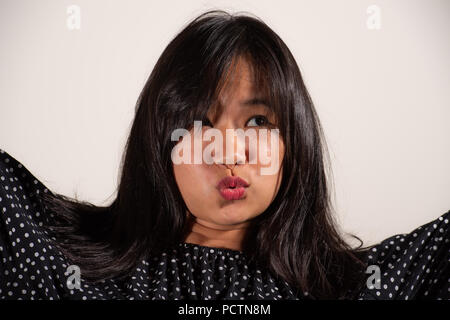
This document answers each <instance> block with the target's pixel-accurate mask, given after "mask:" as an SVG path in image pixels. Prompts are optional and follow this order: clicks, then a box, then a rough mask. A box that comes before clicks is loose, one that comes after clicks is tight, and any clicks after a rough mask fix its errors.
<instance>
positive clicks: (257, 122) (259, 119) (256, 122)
mask: <svg viewBox="0 0 450 320" xmlns="http://www.w3.org/2000/svg"><path fill="white" fill-rule="evenodd" d="M268 124H269V121H268V120H267V118H266V117H265V116H254V117H252V118H250V120H249V121H248V122H247V126H249V127H254V126H265V125H268Z"/></svg>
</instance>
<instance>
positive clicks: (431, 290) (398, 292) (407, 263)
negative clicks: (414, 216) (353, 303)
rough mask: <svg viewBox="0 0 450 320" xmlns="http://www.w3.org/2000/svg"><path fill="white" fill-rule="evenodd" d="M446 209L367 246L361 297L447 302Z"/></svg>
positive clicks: (449, 243)
mask: <svg viewBox="0 0 450 320" xmlns="http://www.w3.org/2000/svg"><path fill="white" fill-rule="evenodd" d="M449 220H450V210H449V211H447V212H445V213H444V214H442V215H441V216H439V217H438V218H436V219H434V220H432V221H430V222H428V223H426V224H423V225H421V226H419V227H417V228H415V229H414V230H412V231H411V232H409V233H404V234H396V235H394V236H391V237H389V238H386V239H384V240H383V241H381V242H379V243H378V244H376V245H373V246H371V248H370V250H369V252H368V256H367V262H368V266H369V267H368V271H367V272H366V273H368V275H369V279H368V280H367V286H366V288H365V290H363V292H362V293H361V297H362V298H375V299H417V298H431V299H450V291H449V290H450V265H449V263H450V226H449V225H450V224H449Z"/></svg>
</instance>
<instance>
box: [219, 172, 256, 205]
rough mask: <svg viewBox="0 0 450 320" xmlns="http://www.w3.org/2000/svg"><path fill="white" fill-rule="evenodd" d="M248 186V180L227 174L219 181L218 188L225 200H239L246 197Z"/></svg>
mask: <svg viewBox="0 0 450 320" xmlns="http://www.w3.org/2000/svg"><path fill="white" fill-rule="evenodd" d="M248 186H249V184H248V183H247V181H245V180H244V179H242V178H240V177H236V176H227V177H225V178H223V179H222V180H220V181H219V183H218V184H217V189H218V190H219V193H220V195H221V196H222V197H223V198H224V199H225V200H239V199H242V198H243V197H244V195H245V188H247V187H248Z"/></svg>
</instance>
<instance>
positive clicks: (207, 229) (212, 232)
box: [184, 216, 246, 251]
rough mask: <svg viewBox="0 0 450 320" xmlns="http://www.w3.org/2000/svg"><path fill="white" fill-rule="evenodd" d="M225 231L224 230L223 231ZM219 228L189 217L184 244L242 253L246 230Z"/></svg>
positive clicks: (242, 228) (240, 228)
mask: <svg viewBox="0 0 450 320" xmlns="http://www.w3.org/2000/svg"><path fill="white" fill-rule="evenodd" d="M223 229H225V230H223ZM223 229H222V228H220V227H214V226H211V225H210V224H208V223H204V222H202V221H198V220H197V219H196V218H195V217H193V216H191V218H190V219H189V230H188V232H187V236H186V237H185V240H184V242H187V243H194V244H198V245H201V246H206V247H216V248H226V249H233V250H239V251H242V242H243V240H244V236H245V232H246V228H245V227H242V226H241V227H236V228H233V227H232V226H231V227H227V228H223Z"/></svg>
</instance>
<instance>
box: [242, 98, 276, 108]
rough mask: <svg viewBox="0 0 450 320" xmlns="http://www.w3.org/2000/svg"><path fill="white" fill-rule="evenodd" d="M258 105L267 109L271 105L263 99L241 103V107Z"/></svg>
mask: <svg viewBox="0 0 450 320" xmlns="http://www.w3.org/2000/svg"><path fill="white" fill-rule="evenodd" d="M258 104H262V105H265V106H266V107H269V103H268V102H267V100H266V99H263V98H251V99H248V100H244V101H241V105H243V106H254V105H258Z"/></svg>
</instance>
